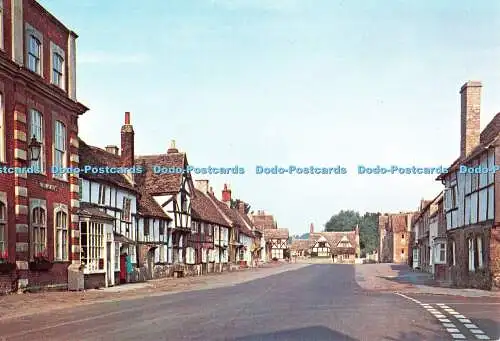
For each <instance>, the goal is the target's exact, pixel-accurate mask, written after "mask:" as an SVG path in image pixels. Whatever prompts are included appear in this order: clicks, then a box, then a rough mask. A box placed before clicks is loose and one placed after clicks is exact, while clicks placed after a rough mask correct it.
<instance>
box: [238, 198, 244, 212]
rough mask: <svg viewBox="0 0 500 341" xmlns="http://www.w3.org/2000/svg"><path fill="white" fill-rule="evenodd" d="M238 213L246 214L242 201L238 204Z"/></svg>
mask: <svg viewBox="0 0 500 341" xmlns="http://www.w3.org/2000/svg"><path fill="white" fill-rule="evenodd" d="M238 211H240V213H241V214H243V215H244V214H246V213H245V203H244V202H243V201H240V202H238Z"/></svg>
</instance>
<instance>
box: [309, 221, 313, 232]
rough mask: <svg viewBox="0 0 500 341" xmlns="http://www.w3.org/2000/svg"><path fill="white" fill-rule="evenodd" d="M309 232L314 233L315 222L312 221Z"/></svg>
mask: <svg viewBox="0 0 500 341" xmlns="http://www.w3.org/2000/svg"><path fill="white" fill-rule="evenodd" d="M309 233H314V224H313V223H311V226H309Z"/></svg>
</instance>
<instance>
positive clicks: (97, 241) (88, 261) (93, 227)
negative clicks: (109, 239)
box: [80, 220, 106, 274]
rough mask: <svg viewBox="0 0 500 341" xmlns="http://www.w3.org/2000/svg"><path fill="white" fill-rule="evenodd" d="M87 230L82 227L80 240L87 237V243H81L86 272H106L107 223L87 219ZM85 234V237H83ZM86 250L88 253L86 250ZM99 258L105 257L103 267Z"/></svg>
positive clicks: (82, 259)
mask: <svg viewBox="0 0 500 341" xmlns="http://www.w3.org/2000/svg"><path fill="white" fill-rule="evenodd" d="M85 223H87V230H86V231H85V230H83V229H81V236H80V241H82V240H83V239H86V244H85V245H83V244H82V245H81V247H82V256H81V261H82V263H83V264H85V269H84V273H87V274H90V273H105V271H106V270H105V268H106V265H105V264H104V263H105V262H104V257H105V253H104V252H105V248H104V246H105V245H106V240H105V234H104V232H105V225H104V223H102V222H97V221H92V220H86V221H85ZM80 228H81V226H80ZM83 236H85V238H82V237H83ZM84 251H86V255H85V252H84ZM99 259H103V262H102V263H103V267H102V269H99Z"/></svg>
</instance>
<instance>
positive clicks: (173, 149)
mask: <svg viewBox="0 0 500 341" xmlns="http://www.w3.org/2000/svg"><path fill="white" fill-rule="evenodd" d="M178 152H179V149H177V148H176V147H175V140H172V141H170V148H168V150H167V154H175V153H178Z"/></svg>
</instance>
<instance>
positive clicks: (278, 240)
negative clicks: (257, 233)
mask: <svg viewBox="0 0 500 341" xmlns="http://www.w3.org/2000/svg"><path fill="white" fill-rule="evenodd" d="M288 238H289V232H288V229H285V228H277V229H266V230H264V239H265V241H266V255H267V257H268V260H273V259H277V260H280V259H284V258H286V256H287V252H288Z"/></svg>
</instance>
